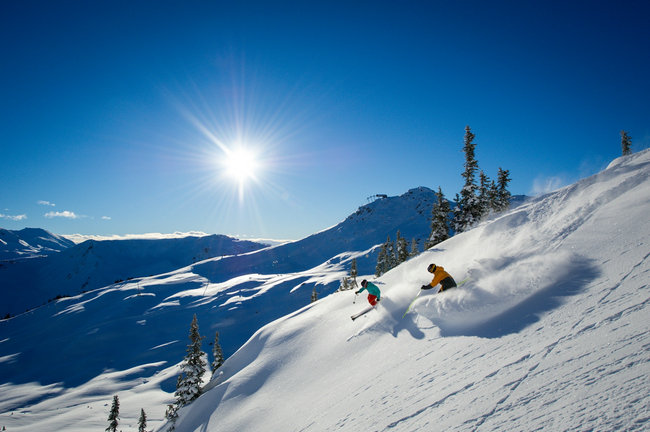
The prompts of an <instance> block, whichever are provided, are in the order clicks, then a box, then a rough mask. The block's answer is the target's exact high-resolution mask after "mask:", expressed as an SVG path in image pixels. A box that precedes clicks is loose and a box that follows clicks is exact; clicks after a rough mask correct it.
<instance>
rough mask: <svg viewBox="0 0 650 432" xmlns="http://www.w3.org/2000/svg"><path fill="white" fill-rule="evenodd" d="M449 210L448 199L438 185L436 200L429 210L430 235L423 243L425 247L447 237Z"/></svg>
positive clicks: (429, 246) (431, 245)
mask: <svg viewBox="0 0 650 432" xmlns="http://www.w3.org/2000/svg"><path fill="white" fill-rule="evenodd" d="M450 212H451V208H450V207H449V201H447V200H446V199H445V195H444V194H443V193H442V188H441V187H440V186H438V192H436V202H435V203H434V204H433V210H432V211H431V235H430V236H429V240H428V241H427V242H426V244H425V247H426V248H427V249H429V248H431V247H433V246H435V245H437V244H438V243H440V242H443V241H445V240H447V239H448V238H449V213H450Z"/></svg>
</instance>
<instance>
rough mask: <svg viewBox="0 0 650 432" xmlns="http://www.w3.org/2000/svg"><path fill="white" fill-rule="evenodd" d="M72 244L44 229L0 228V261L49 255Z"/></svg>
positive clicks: (72, 244)
mask: <svg viewBox="0 0 650 432" xmlns="http://www.w3.org/2000/svg"><path fill="white" fill-rule="evenodd" d="M72 246H74V243H73V242H72V241H70V240H68V239H66V238H65V237H62V236H59V235H56V234H52V233H51V232H48V231H45V230H44V229H40V228H25V229H22V230H19V231H11V230H6V229H2V228H0V261H4V260H13V259H18V258H33V257H37V256H43V255H49V254H52V253H56V252H61V251H62V250H65V249H67V248H69V247H72Z"/></svg>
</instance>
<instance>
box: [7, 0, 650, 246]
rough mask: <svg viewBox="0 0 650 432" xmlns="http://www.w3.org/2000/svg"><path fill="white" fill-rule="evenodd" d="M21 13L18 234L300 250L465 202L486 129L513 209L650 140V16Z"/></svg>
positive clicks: (10, 48) (14, 139)
mask: <svg viewBox="0 0 650 432" xmlns="http://www.w3.org/2000/svg"><path fill="white" fill-rule="evenodd" d="M34 6H37V7H34ZM2 9H3V13H2V14H0V20H2V24H3V25H2V26H0V35H2V38H3V40H5V41H7V43H6V44H5V45H4V46H3V49H2V53H3V57H4V59H5V64H6V65H7V67H5V68H3V69H2V70H0V79H1V80H2V82H3V104H2V105H1V108H0V109H1V110H2V111H1V114H2V115H1V116H0V118H1V120H0V131H2V139H3V142H4V145H3V158H1V159H0V182H1V184H2V185H3V194H2V198H1V199H0V225H1V226H2V227H3V228H5V229H8V230H19V229H22V228H25V227H39V228H43V229H46V230H48V231H50V232H53V233H57V234H61V235H72V234H73V233H79V234H81V235H85V236H88V237H92V236H97V237H111V236H118V237H127V236H132V235H138V234H137V233H176V232H181V233H184V232H185V233H186V232H204V233H214V234H224V235H229V236H233V237H236V238H240V239H244V240H248V239H251V238H263V239H293V240H298V239H301V238H304V237H307V236H309V235H311V234H313V233H315V232H318V231H322V230H323V229H325V228H327V227H331V226H333V225H335V224H336V223H338V222H340V221H341V220H343V219H344V218H345V217H346V216H348V215H349V214H352V213H353V212H354V211H355V210H356V209H357V208H358V207H360V206H362V205H364V204H365V203H366V197H368V196H371V195H375V194H387V195H389V196H396V195H401V194H403V193H405V192H406V191H408V190H410V189H413V188H416V187H419V186H426V187H428V188H430V189H432V190H437V188H438V187H439V186H440V187H442V190H443V192H444V194H445V196H446V198H447V199H449V200H453V197H454V195H455V194H456V193H457V192H458V191H460V189H461V187H462V184H463V180H462V177H461V172H462V170H463V163H464V155H463V152H462V146H463V135H464V128H465V126H466V125H469V126H470V127H471V128H472V132H473V133H474V134H475V135H476V138H475V141H474V142H475V143H476V157H477V160H478V163H479V168H480V169H482V170H484V171H485V172H486V174H487V175H488V176H489V177H490V178H491V179H495V178H496V174H497V170H498V168H499V167H502V168H504V169H507V170H510V176H511V178H512V181H511V183H510V187H509V189H510V191H511V193H512V194H513V195H537V194H540V193H545V192H549V191H551V190H554V189H557V188H559V187H562V186H565V185H568V184H571V183H573V182H575V181H577V180H578V179H580V178H584V177H586V176H589V175H592V174H594V173H596V172H599V171H600V170H602V169H604V168H605V167H606V166H607V164H609V162H611V161H612V160H613V159H615V158H616V157H618V156H620V154H621V149H620V136H619V132H620V131H621V130H625V131H627V132H628V133H629V134H630V135H631V137H632V150H633V151H634V152H638V151H640V150H643V149H645V148H648V147H650V127H649V126H648V118H650V107H648V105H647V103H646V101H647V100H648V97H649V96H650V83H649V82H648V80H647V78H646V77H647V76H648V75H650V59H648V58H647V56H644V55H640V54H639V53H643V52H645V50H646V49H647V46H648V44H649V43H650V29H648V27H647V25H646V24H645V22H644V18H645V16H647V13H648V12H650V5H646V4H632V3H624V4H619V3H617V2H614V1H606V2H597V4H593V3H591V2H590V3H585V5H583V3H582V2H570V3H568V4H567V2H560V1H550V2H544V3H543V4H520V3H516V2H507V1H499V2H492V3H490V4H485V3H484V2H478V1H470V2H464V3H463V4H462V5H461V4H457V3H456V2H426V3H424V2H423V3H420V2H416V3H415V4H410V5H408V6H403V5H402V6H394V5H390V4H386V3H376V2H373V3H366V2H361V3H355V4H354V5H350V4H346V3H343V2H334V3H332V2H327V3H325V2H322V3H321V2H318V3H311V4H307V5H303V4H293V3H284V2H282V3H280V4H274V5H268V4H265V3H264V2H254V1H253V2H241V3H238V4H234V5H233V4H221V3H212V2H201V1H196V2H190V3H183V4H180V3H175V2H170V3H159V2H156V3H149V2H142V3H137V4H130V3H129V2H120V1H118V2H111V3H110V4H109V3H106V4H104V3H92V4H86V3H78V4H66V5H56V4H50V3H48V2H39V1H36V2H28V3H20V4H4V5H2ZM65 233H68V234H65ZM140 235H143V234H140Z"/></svg>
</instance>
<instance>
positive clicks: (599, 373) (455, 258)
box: [0, 151, 650, 432]
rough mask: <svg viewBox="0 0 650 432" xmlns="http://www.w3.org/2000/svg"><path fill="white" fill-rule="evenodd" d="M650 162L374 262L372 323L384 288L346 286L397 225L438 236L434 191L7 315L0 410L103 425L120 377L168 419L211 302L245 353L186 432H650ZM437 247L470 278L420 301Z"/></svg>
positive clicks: (35, 426) (184, 424) (127, 415)
mask: <svg viewBox="0 0 650 432" xmlns="http://www.w3.org/2000/svg"><path fill="white" fill-rule="evenodd" d="M649 177H650V151H644V152H641V153H638V154H634V155H632V156H628V157H625V158H620V159H617V160H616V161H614V162H613V163H612V164H611V165H610V166H609V167H608V169H606V170H605V171H603V172H601V173H599V174H598V175H595V176H592V177H589V178H587V179H584V180H582V181H580V182H577V183H576V184H574V185H571V186H568V187H566V188H563V189H560V190H558V191H556V192H554V193H551V194H548V195H546V196H544V197H540V198H538V199H536V200H533V201H530V202H527V203H524V204H523V205H522V206H520V207H518V208H516V209H513V210H511V211H509V212H507V213H505V214H502V215H499V216H498V217H495V218H493V219H491V220H489V221H487V222H485V223H483V224H481V225H480V226H478V227H476V228H475V229H473V230H470V231H468V232H465V233H463V234H460V235H458V236H456V237H454V238H452V239H450V240H448V241H446V242H444V243H442V244H440V245H438V246H437V247H435V248H433V249H431V250H429V251H427V252H424V253H422V254H420V255H419V256H418V257H415V258H413V259H411V260H410V261H408V262H406V263H404V264H402V265H400V266H399V267H397V268H395V269H394V270H392V271H391V272H389V273H387V274H386V275H384V276H383V277H381V278H379V279H376V280H374V278H373V280H374V281H375V283H376V284H377V285H378V286H379V287H380V288H381V289H382V301H381V303H380V305H379V306H378V308H377V309H376V310H373V311H372V312H371V313H369V314H367V315H366V316H365V317H363V318H360V319H358V320H356V321H354V322H353V321H351V320H350V315H351V314H353V313H355V312H357V311H359V310H360V309H362V308H364V307H365V306H366V303H365V295H364V296H358V297H355V295H354V294H353V292H352V291H347V292H341V293H335V294H333V295H326V294H328V293H331V292H332V291H333V290H334V288H335V287H336V286H337V285H338V282H337V281H338V280H339V279H340V277H341V276H343V275H344V274H345V273H346V272H347V270H348V268H349V267H348V263H349V261H350V260H351V259H352V258H353V257H357V259H358V261H359V263H360V264H361V266H360V267H361V272H362V273H365V274H371V273H372V271H373V270H374V262H373V245H376V244H377V243H380V242H383V241H384V240H385V237H386V235H388V234H390V235H391V238H393V239H394V232H396V228H398V227H399V229H400V230H401V233H402V235H403V236H404V237H406V238H407V239H410V238H411V237H414V236H415V234H414V233H415V232H418V233H419V234H420V235H422V233H425V234H426V233H428V230H429V226H428V220H427V219H428V212H429V211H430V208H431V207H430V204H431V203H432V202H429V203H426V204H420V202H421V200H422V198H420V197H418V196H417V195H418V194H419V193H421V192H422V193H424V192H426V191H424V189H417V190H414V191H412V192H411V191H410V195H412V197H411V196H410V195H407V196H404V199H403V200H402V201H403V202H400V201H401V200H400V199H399V197H393V198H387V199H382V200H378V201H375V202H373V203H371V204H369V205H368V206H364V207H362V208H361V209H359V211H358V212H357V213H355V214H354V215H352V216H350V217H349V218H348V219H346V220H345V221H343V222H342V223H341V224H339V225H337V226H335V227H332V228H330V229H328V230H325V231H323V232H321V233H317V234H314V235H313V236H310V237H308V238H306V239H303V240H301V241H298V242H293V243H288V244H286V245H282V246H277V247H273V248H266V249H261V250H258V251H254V252H250V253H248V254H242V255H239V256H229V257H217V258H211V259H208V260H205V261H201V262H197V263H195V264H192V265H188V266H187V267H183V268H180V269H177V270H175V271H171V272H169V273H164V274H158V275H155V276H151V277H142V278H136V279H133V280H129V281H125V282H121V283H118V284H112V285H109V286H106V287H102V288H100V289H96V290H93V291H89V292H87V293H83V294H80V295H78V296H75V297H72V298H65V299H61V300H59V301H56V302H52V303H50V304H47V305H45V306H43V307H39V308H37V309H34V310H32V311H30V312H29V313H27V314H22V315H20V316H17V317H14V318H12V319H10V320H4V321H0V383H2V384H0V426H6V427H7V430H9V431H33V430H66V431H87V430H102V429H105V428H106V426H107V425H106V423H107V422H106V418H107V416H108V411H109V408H110V402H111V399H112V397H113V395H114V394H118V395H119V397H120V402H121V410H120V418H121V419H120V425H119V429H121V430H124V431H127V430H135V429H136V423H137V419H138V416H139V414H140V409H141V408H144V410H145V411H146V412H147V415H148V418H149V429H151V428H152V427H155V428H156V429H157V430H160V431H164V430H166V425H165V424H164V419H163V414H164V411H165V407H166V404H167V403H170V402H171V400H172V393H173V390H174V386H175V383H176V376H177V374H178V370H179V369H178V363H179V362H180V361H181V359H182V357H183V355H184V354H185V346H186V344H187V343H188V342H189V340H188V339H187V334H188V330H189V324H190V322H191V320H192V315H193V314H195V313H196V314H197V316H198V320H199V326H200V332H201V334H203V335H205V336H206V342H209V341H211V340H212V339H213V337H214V332H215V331H219V332H220V341H221V344H222V346H223V347H224V352H225V353H226V356H227V357H228V360H227V361H226V363H225V364H224V366H223V367H222V368H221V369H220V373H219V374H218V375H217V376H216V377H215V378H214V379H213V380H212V381H210V382H209V383H207V387H206V393H205V394H204V395H203V396H201V397H200V398H199V399H198V400H197V401H195V402H194V403H193V404H192V405H190V406H189V407H186V408H184V409H182V410H181V411H180V418H179V420H178V422H177V424H176V430H177V431H181V432H183V431H217V430H218V431H258V430H281V431H331V430H337V429H341V430H353V431H357V430H381V431H388V430H394V431H415V430H431V429H433V428H435V429H436V430H451V431H453V430H457V431H473V430H481V431H489V430H494V431H497V430H499V431H500V430H538V429H544V430H599V431H614V430H647V428H648V424H649V422H650V417H648V406H649V404H650V396H649V392H648V389H649V388H650V378H648V377H650V353H649V352H650V350H649V349H648V348H649V347H650V336H649V335H650V332H649V331H648V330H650V324H649V323H650V320H648V305H649V304H650V295H649V294H650V291H649V289H648V281H649V279H650V267H649V266H648V263H647V260H648V257H649V256H650V220H649V219H648V217H647V212H648V208H649V205H650V178H649ZM427 193H431V192H430V191H428V192H427ZM431 197H432V198H431V199H433V194H432V193H431ZM414 211H415V213H417V212H418V211H421V212H422V213H420V215H419V216H415V215H412V213H413V212H414ZM411 215H412V216H411ZM401 218H404V219H403V221H402V222H403V223H401V224H400V220H401ZM417 224H421V225H420V227H418V226H417ZM382 230H384V231H383V232H382ZM348 233H352V234H359V235H362V236H365V237H366V240H365V241H361V240H358V239H356V237H355V236H354V235H352V236H348ZM371 240H372V241H371ZM373 241H374V243H373ZM337 244H338V245H339V246H340V248H339V247H337V246H336V245H337ZM318 253H322V255H321V256H320V257H319V256H318ZM430 262H435V263H437V264H439V265H443V266H444V267H445V268H446V269H447V270H448V271H449V272H450V273H451V274H452V275H453V276H454V277H455V278H456V280H458V281H459V282H460V281H466V282H465V283H464V284H463V286H462V287H460V288H458V289H456V290H452V291H449V292H446V293H444V294H441V295H434V294H433V292H431V291H429V292H426V293H423V294H422V295H420V297H418V298H417V300H416V301H415V303H414V307H413V310H412V311H411V312H410V313H409V314H406V315H405V316H403V314H404V311H405V310H406V308H407V306H408V305H409V303H410V302H411V301H412V300H413V299H414V298H415V296H416V294H418V292H419V287H420V285H422V284H423V283H427V282H428V281H430V276H431V275H430V274H428V273H427V272H426V267H427V265H428V264H429V263H430ZM314 286H316V287H318V289H319V290H320V292H321V300H319V301H317V302H316V303H312V304H308V302H309V294H310V293H311V290H312V288H313V287H314ZM323 297H324V298H323ZM300 306H302V307H300ZM283 311H284V312H283ZM287 313H288V315H287ZM272 320H273V321H272ZM271 321H272V322H271ZM266 323H268V324H266ZM264 324H266V325H264ZM262 325H264V326H263V327H262ZM260 327H261V328H260ZM244 342H245V343H244ZM242 344H243V346H242ZM237 348H239V349H237ZM204 349H205V350H206V351H210V347H209V345H208V344H207V343H206V344H205V345H204ZM236 349H237V351H236V352H234V351H235V350H236Z"/></svg>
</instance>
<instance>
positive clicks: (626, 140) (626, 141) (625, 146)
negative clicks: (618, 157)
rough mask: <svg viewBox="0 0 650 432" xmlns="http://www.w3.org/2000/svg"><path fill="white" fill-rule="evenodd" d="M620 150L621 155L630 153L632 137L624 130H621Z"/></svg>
mask: <svg viewBox="0 0 650 432" xmlns="http://www.w3.org/2000/svg"><path fill="white" fill-rule="evenodd" d="M621 150H622V152H623V156H627V155H629V154H632V137H631V136H629V135H628V134H627V132H625V131H624V130H622V131H621Z"/></svg>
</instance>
